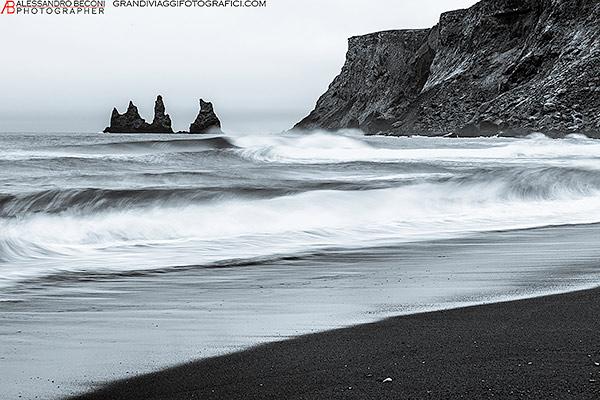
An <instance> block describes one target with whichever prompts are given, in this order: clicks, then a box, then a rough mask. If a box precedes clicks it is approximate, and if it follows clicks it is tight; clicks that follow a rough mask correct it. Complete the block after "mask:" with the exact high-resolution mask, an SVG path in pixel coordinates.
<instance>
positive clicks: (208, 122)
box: [190, 99, 222, 134]
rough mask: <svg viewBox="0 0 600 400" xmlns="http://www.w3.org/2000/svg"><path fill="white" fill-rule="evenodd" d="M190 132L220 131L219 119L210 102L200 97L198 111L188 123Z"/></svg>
mask: <svg viewBox="0 0 600 400" xmlns="http://www.w3.org/2000/svg"><path fill="white" fill-rule="evenodd" d="M190 133H215V134H217V133H222V131H221V121H220V120H219V117H217V115H216V114H215V111H214V108H213V105H212V103H211V102H208V101H204V100H203V99H200V112H199V113H198V116H197V117H196V120H195V121H194V122H193V123H192V124H191V125H190Z"/></svg>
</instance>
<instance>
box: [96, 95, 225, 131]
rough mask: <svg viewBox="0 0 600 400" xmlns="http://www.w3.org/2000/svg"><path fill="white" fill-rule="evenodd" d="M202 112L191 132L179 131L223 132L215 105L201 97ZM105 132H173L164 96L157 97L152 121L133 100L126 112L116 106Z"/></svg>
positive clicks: (193, 124)
mask: <svg viewBox="0 0 600 400" xmlns="http://www.w3.org/2000/svg"><path fill="white" fill-rule="evenodd" d="M200 107H201V108H200V112H199V114H198V117H196V120H195V121H194V122H193V123H192V125H191V126H190V131H189V132H178V133H212V134H219V133H222V132H221V121H220V120H219V118H218V117H217V115H216V114H215V111H214V109H213V105H212V103H210V102H205V101H204V100H202V99H200ZM104 132H105V133H173V128H172V127H171V117H170V116H169V114H166V110H165V104H164V102H163V98H162V96H158V97H157V98H156V102H155V104H154V119H153V120H152V123H151V124H149V123H147V122H146V121H145V120H144V119H143V118H142V117H141V116H140V113H139V111H138V109H137V107H136V106H135V105H134V104H133V102H131V101H130V102H129V107H127V111H126V112H125V113H124V114H119V111H117V109H116V108H114V109H113V111H112V115H111V118H110V126H109V127H107V128H106V129H104Z"/></svg>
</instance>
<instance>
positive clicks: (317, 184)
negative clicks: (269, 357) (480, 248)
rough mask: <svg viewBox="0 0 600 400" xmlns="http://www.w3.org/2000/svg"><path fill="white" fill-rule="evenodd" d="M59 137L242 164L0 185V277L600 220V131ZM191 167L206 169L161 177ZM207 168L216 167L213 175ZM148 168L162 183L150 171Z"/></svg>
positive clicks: (100, 147) (236, 260) (230, 259)
mask: <svg viewBox="0 0 600 400" xmlns="http://www.w3.org/2000/svg"><path fill="white" fill-rule="evenodd" d="M67 147H68V146H63V147H62V148H61V149H60V151H57V152H56V153H57V154H58V153H60V152H62V153H68V154H74V153H76V154H84V153H86V152H89V153H90V154H91V156H98V155H103V154H113V153H116V152H122V153H123V154H126V155H127V154H137V153H139V152H149V151H158V152H167V153H170V152H174V153H178V152H184V153H185V152H187V151H188V150H190V149H191V150H190V151H192V152H194V153H193V154H196V153H197V152H199V151H200V153H201V152H202V151H203V150H199V149H200V148H203V149H208V150H209V151H212V150H220V149H226V150H227V151H230V152H233V153H236V154H238V156H239V157H240V160H246V164H240V165H241V166H240V165H237V164H236V167H235V168H238V169H235V168H233V167H232V166H231V164H227V163H222V164H216V166H215V164H214V160H213V161H210V162H212V163H213V164H203V163H206V162H208V161H207V159H208V158H207V157H206V156H204V155H200V156H196V155H194V157H193V158H191V159H186V160H185V162H186V164H183V166H182V164H179V162H180V161H177V163H175V162H174V164H173V165H172V166H170V167H169V165H167V167H169V168H171V169H168V168H167V169H166V170H160V171H154V170H148V167H147V164H143V163H141V162H139V161H138V164H136V165H137V166H138V168H139V170H138V171H136V172H137V174H134V175H131V176H130V178H129V179H132V182H136V185H130V184H129V183H127V182H125V183H123V186H124V188H110V187H103V186H101V185H99V186H98V187H89V188H70V187H68V186H64V185H61V186H59V187H58V188H45V189H41V190H28V191H18V192H15V193H5V194H0V285H2V284H8V283H10V282H14V281H18V280H22V279H29V278H35V277H43V276H47V275H49V274H54V273H66V272H69V273H71V272H79V271H86V272H89V271H93V272H108V273H111V272H115V273H123V272H124V271H134V270H152V269H163V268H166V267H174V266H185V265H214V264H215V263H217V264H219V265H228V264H229V263H232V264H236V265H239V264H240V263H243V262H244V260H252V259H263V258H264V259H268V258H272V257H278V256H282V255H283V256H285V255H290V254H298V253H303V252H311V251H319V250H324V249H328V248H360V247H370V246H377V245H393V244H395V243H401V242H410V241H423V240H434V239H443V238H450V237H457V236H462V235H470V234H473V233H475V232H484V231H495V230H511V229H524V228H535V227H541V226H548V225H563V224H583V223H586V224H587V223H598V222H600V173H599V171H598V166H600V162H599V159H598V154H600V144H598V143H597V142H594V141H590V140H587V139H585V138H580V137H573V138H568V139H565V140H550V139H548V138H545V137H537V136H536V137H531V138H528V139H525V140H504V139H474V140H465V141H462V140H461V141H453V140H450V139H423V138H419V139H389V138H380V139H378V138H375V139H373V138H368V139H358V138H355V137H351V136H335V135H330V134H325V133H315V134H312V135H307V136H294V135H282V136H264V137H237V138H232V139H230V140H229V139H225V138H218V139H198V140H196V139H193V140H181V141H179V140H177V141H171V142H168V143H164V142H161V141H142V142H131V143H130V142H126V143H116V144H115V143H110V144H91V145H83V146H73V148H67ZM35 151H41V150H39V149H38V150H35ZM43 151H45V152H47V153H48V152H51V151H49V150H48V149H45V150H43ZM9 155H10V153H9ZM56 157H62V156H61V155H56ZM171 159H175V157H173V158H171ZM28 165H31V166H33V167H32V168H35V170H36V171H37V170H38V169H39V165H38V164H37V163H33V162H32V163H31V164H28ZM86 165H87V166H89V165H90V164H81V165H75V166H76V167H77V169H76V170H75V172H72V171H71V168H72V167H73V164H69V167H68V168H69V170H68V171H66V172H65V174H67V176H68V177H69V179H71V178H70V176H71V174H73V173H76V174H79V175H77V176H79V177H80V178H77V179H80V180H81V181H82V182H88V181H89V180H90V178H88V177H87V175H85V173H84V172H85V168H86ZM122 165H123V164H119V163H118V162H117V163H116V164H115V165H113V166H112V168H114V169H113V171H114V170H118V169H119V168H120V167H121V166H122ZM207 165H208V166H207ZM188 167H193V168H194V169H193V170H194V171H197V170H201V171H204V170H207V171H209V172H208V173H189V174H188V175H185V184H181V182H179V181H177V183H178V184H177V185H170V184H169V182H171V183H173V182H174V181H173V179H175V177H174V175H173V174H175V173H177V174H186V171H185V168H188ZM161 168H163V166H162V165H161ZM165 168H166V167H165ZM365 170H366V171H368V172H369V173H368V174H366V173H365ZM113 171H107V176H111V177H112V176H115V175H113ZM211 171H212V172H214V173H216V172H217V171H218V174H217V175H215V176H216V181H217V182H220V183H219V184H218V185H214V182H215V179H214V178H215V176H212V175H211ZM140 172H142V174H140ZM163 175H164V176H163ZM156 176H159V177H160V179H161V180H162V181H163V186H158V187H155V186H151V185H148V184H144V183H147V182H148V181H147V180H148V179H155V178H156ZM178 176H179V175H178ZM61 177H62V175H61ZM37 179H38V180H37V181H31V182H38V181H39V179H41V178H39V177H38V178H37ZM61 179H63V178H61ZM138 179H139V182H138V181H137V180H138ZM16 180H17V178H14V180H13V181H12V184H13V185H16V183H15V182H14V181H16ZM69 182H70V181H69ZM26 187H30V186H26Z"/></svg>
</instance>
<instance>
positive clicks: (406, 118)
mask: <svg viewBox="0 0 600 400" xmlns="http://www.w3.org/2000/svg"><path fill="white" fill-rule="evenodd" d="M598 21H600V2H599V1H598V0H577V1H566V0H559V1H556V0H520V1H516V0H482V1H480V2H479V3H477V4H475V5H474V6H472V7H471V8H469V9H465V10H456V11H451V12H447V13H444V14H442V16H441V18H440V20H439V23H438V24H437V25H436V26H434V27H433V28H431V29H419V30H394V31H386V32H378V33H372V34H369V35H365V36H357V37H353V38H351V39H350V40H349V48H348V53H347V57H346V63H345V65H344V67H343V69H342V71H341V73H340V74H339V76H338V77H337V78H335V80H334V81H333V83H332V84H331V85H330V86H329V89H328V90H327V92H326V93H325V94H323V96H321V98H320V99H319V100H318V102H317V105H316V107H315V109H314V110H313V111H312V112H311V113H310V115H308V116H307V117H306V118H305V119H303V120H302V121H300V122H299V123H298V124H297V126H296V127H297V128H301V129H329V130H337V129H343V128H359V129H361V130H363V131H364V132H365V133H367V134H380V133H381V134H386V135H397V136H402V135H415V134H418V135H429V136H438V135H448V136H450V135H453V136H494V135H505V136H522V135H527V134H529V133H532V132H542V133H545V134H546V135H549V136H552V137H563V136H566V135H568V134H570V133H583V134H586V135H588V136H592V137H600V76H599V75H598V71H599V70H600V25H599V24H598Z"/></svg>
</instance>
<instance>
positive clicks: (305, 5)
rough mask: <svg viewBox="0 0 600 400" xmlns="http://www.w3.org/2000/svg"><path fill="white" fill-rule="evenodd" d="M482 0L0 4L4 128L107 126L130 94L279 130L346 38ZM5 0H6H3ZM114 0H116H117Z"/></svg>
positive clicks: (0, 121) (307, 98)
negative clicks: (218, 5) (22, 7)
mask: <svg viewBox="0 0 600 400" xmlns="http://www.w3.org/2000/svg"><path fill="white" fill-rule="evenodd" d="M475 2H476V1H475V0H418V1H415V0H368V1H367V0H268V6H267V7H266V8H259V9H247V8H246V9H232V8H227V9H214V8H212V9H205V8H202V9H186V8H184V9H115V8H113V7H112V5H110V4H109V6H108V8H107V10H106V14H105V15H100V16H39V15H36V16H34V15H30V16H15V15H11V16H9V15H0V35H1V37H2V56H1V57H2V61H1V62H0V76H1V78H0V79H1V82H2V86H1V88H0V131H67V132H73V131H86V132H88V131H89V132H94V131H100V130H102V129H103V128H104V127H105V126H106V125H107V124H108V122H109V116H110V112H111V110H112V108H113V107H114V106H117V107H118V109H119V111H121V112H123V111H124V110H125V108H126V106H127V102H128V101H129V99H132V100H133V101H134V103H135V104H136V105H137V106H138V108H139V109H140V113H141V114H142V117H144V118H146V119H147V120H151V119H152V113H153V110H152V109H153V104H154V99H155V97H156V95H157V94H162V95H163V96H164V98H165V103H166V107H167V112H168V113H170V114H171V117H172V119H173V121H174V129H176V130H183V129H187V128H188V127H189V124H190V122H191V121H192V120H193V119H194V118H195V116H196V113H197V111H198V99H199V98H200V97H203V98H204V99H207V100H210V101H213V103H214V104H215V108H216V111H217V113H218V114H219V116H220V117H221V120H222V122H223V125H224V128H225V130H230V131H236V132H244V131H248V132H256V131H281V130H285V129H288V128H289V127H291V126H292V125H293V124H294V123H295V122H297V121H298V120H300V119H301V118H302V117H304V116H305V115H306V114H307V113H308V112H309V111H310V110H311V109H312V108H313V106H314V104H315V102H316V100H317V98H318V97H319V95H321V94H322V93H323V91H324V90H326V88H327V86H328V85H329V83H330V82H331V80H332V79H333V78H334V77H335V76H336V75H337V74H338V73H339V71H340V68H341V66H342V65H343V63H344V56H345V52H346V49H347V38H348V37H350V36H354V35H360V34H365V33H369V32H374V31H379V30H387V29H401V28H426V27H430V26H432V25H434V24H435V23H436V22H437V19H438V17H439V14H440V13H441V12H443V11H447V10H452V9H457V8H465V7H468V6H470V5H472V4H474V3H475ZM0 3H2V4H3V3H4V0H1V1H0ZM107 3H110V1H108V2H107Z"/></svg>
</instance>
